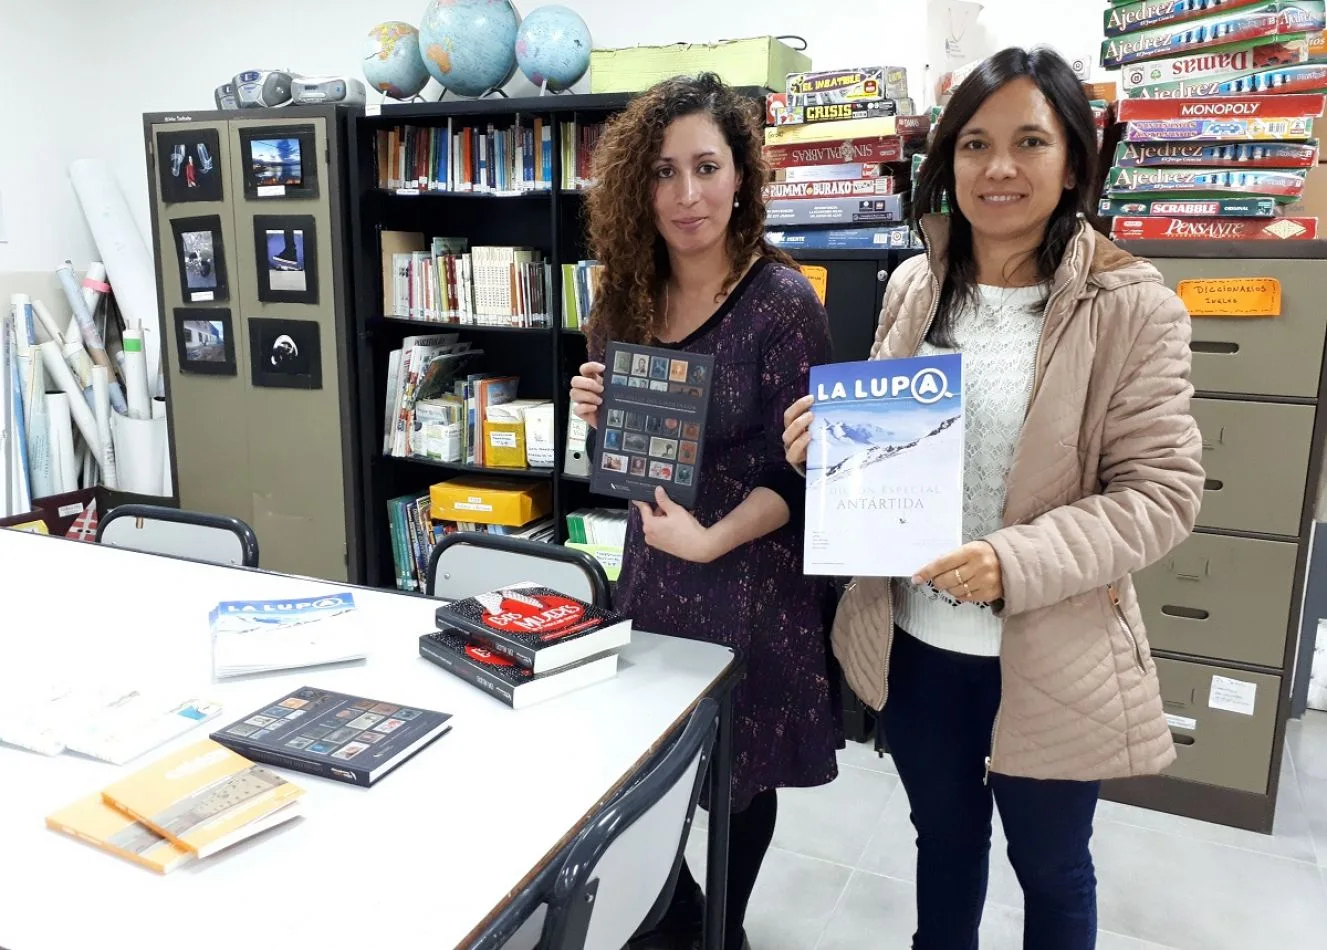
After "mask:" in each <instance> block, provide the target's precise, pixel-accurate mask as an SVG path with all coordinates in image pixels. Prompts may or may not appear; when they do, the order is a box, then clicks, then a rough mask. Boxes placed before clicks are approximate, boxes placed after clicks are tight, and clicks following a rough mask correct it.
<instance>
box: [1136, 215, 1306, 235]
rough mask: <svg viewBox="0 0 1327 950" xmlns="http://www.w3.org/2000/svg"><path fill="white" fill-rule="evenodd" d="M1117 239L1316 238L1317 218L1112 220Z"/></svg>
mask: <svg viewBox="0 0 1327 950" xmlns="http://www.w3.org/2000/svg"><path fill="white" fill-rule="evenodd" d="M1110 236H1111V238H1112V239H1113V240H1116V241H1313V240H1316V239H1317V237H1318V219H1317V218H1130V217H1117V218H1114V219H1113V220H1112V222H1111V227H1110Z"/></svg>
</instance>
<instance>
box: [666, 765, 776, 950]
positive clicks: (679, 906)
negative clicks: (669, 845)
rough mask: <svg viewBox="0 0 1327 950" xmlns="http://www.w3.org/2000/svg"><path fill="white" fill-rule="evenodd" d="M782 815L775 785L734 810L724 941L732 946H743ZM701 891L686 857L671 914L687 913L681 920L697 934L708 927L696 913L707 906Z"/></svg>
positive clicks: (738, 949) (734, 948)
mask: <svg viewBox="0 0 1327 950" xmlns="http://www.w3.org/2000/svg"><path fill="white" fill-rule="evenodd" d="M778 816H779V799H778V797H777V796H776V795H775V792H774V789H772V788H771V789H767V790H765V791H763V792H758V793H756V795H755V796H754V797H753V798H752V799H751V803H750V804H749V805H747V807H746V808H744V809H743V810H742V811H737V812H733V815H732V824H731V825H730V827H729V832H728V901H727V903H728V906H727V915H726V917H725V919H724V935H723V945H724V947H726V948H729V950H741V947H742V922H743V921H744V920H745V918H746V905H747V902H748V901H750V900H751V891H752V889H753V888H754V887H755V886H756V875H758V874H759V873H760V865H761V864H762V863H763V862H764V860H765V853H766V852H767V851H768V850H769V844H770V841H771V840H773V838H774V823H775V821H776V820H777V819H778ZM699 895H700V885H699V884H697V883H696V879H695V878H694V877H692V876H691V869H690V868H689V867H687V863H686V861H685V860H684V861H683V862H682V869H681V872H680V873H679V874H678V878H677V890H676V891H674V893H673V903H672V907H670V908H669V911H668V916H669V917H670V918H673V919H674V920H677V916H678V915H679V914H684V915H686V918H687V919H685V922H683V921H680V920H679V921H677V922H678V923H680V924H682V926H683V927H684V928H685V929H687V930H689V931H693V932H694V933H695V934H696V935H699V934H700V933H701V932H702V930H703V927H704V918H703V917H697V916H695V915H696V914H697V913H698V912H699V911H700V908H701V907H703V905H702V904H701V903H700V902H699V899H698V898H699Z"/></svg>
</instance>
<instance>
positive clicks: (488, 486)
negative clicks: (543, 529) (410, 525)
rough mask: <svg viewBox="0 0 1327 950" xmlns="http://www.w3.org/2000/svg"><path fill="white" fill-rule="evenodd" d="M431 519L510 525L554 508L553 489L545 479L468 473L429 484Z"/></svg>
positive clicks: (527, 520) (523, 522)
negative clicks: (523, 479)
mask: <svg viewBox="0 0 1327 950" xmlns="http://www.w3.org/2000/svg"><path fill="white" fill-rule="evenodd" d="M429 507H430V509H431V515H432V518H433V520H434V521H472V522H475V523H476V524H499V525H508V526H510V527H513V528H517V527H520V526H521V525H525V524H529V523H530V522H531V521H534V520H535V519H536V518H542V517H544V516H545V515H547V514H548V513H549V512H550V511H552V510H553V489H552V486H551V485H549V484H547V483H546V482H537V483H535V484H527V483H525V482H518V481H512V480H510V479H504V478H499V477H491V476H488V475H467V476H465V477H464V478H453V479H449V480H448V481H445V482H438V483H437V484H434V485H430V486H429Z"/></svg>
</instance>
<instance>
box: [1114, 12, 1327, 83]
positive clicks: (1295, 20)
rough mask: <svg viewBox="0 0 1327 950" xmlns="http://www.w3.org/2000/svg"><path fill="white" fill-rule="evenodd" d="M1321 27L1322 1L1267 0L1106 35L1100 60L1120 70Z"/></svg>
mask: <svg viewBox="0 0 1327 950" xmlns="http://www.w3.org/2000/svg"><path fill="white" fill-rule="evenodd" d="M1323 27H1324V4H1323V0H1271V2H1270V3H1264V4H1261V5H1259V6H1255V7H1245V8H1243V9H1240V10H1234V11H1232V12H1230V13H1226V14H1223V15H1220V16H1215V17H1210V18H1204V19H1202V20H1195V21H1193V22H1191V23H1176V24H1173V25H1170V26H1160V27H1156V28H1155V29H1150V30H1140V31H1138V32H1136V33H1128V34H1125V35H1124V36H1109V37H1107V38H1106V39H1105V40H1103V41H1102V44H1101V65H1102V67H1103V68H1105V69H1118V68H1120V67H1121V66H1125V65H1127V64H1129V63H1133V62H1137V61H1139V60H1145V59H1157V58H1160V57H1167V56H1178V55H1179V54H1181V53H1189V52H1195V51H1197V50H1205V49H1218V48H1224V47H1230V46H1236V45H1243V44H1249V43H1252V42H1253V41H1256V40H1266V39H1268V38H1270V37H1279V38H1281V39H1282V40H1289V39H1302V38H1303V37H1305V36H1306V35H1307V34H1309V33H1313V32H1317V31H1319V30H1322V29H1323Z"/></svg>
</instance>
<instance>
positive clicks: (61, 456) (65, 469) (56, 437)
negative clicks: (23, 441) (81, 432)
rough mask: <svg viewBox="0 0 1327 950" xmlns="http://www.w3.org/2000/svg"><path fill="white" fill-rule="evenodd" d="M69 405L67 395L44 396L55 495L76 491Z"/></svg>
mask: <svg viewBox="0 0 1327 950" xmlns="http://www.w3.org/2000/svg"><path fill="white" fill-rule="evenodd" d="M78 398H80V399H81V398H82V397H81V396H80V397H78ZM69 405H70V401H69V395H68V394H67V393H63V392H50V393H47V394H46V429H47V432H48V433H49V437H50V443H51V448H52V452H51V457H52V462H53V464H52V465H51V475H52V476H53V478H54V481H55V490H56V492H57V493H58V492H67V491H77V490H78V476H79V465H78V461H77V460H76V459H75V457H74V426H73V423H72V420H71V419H70V415H69Z"/></svg>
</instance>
